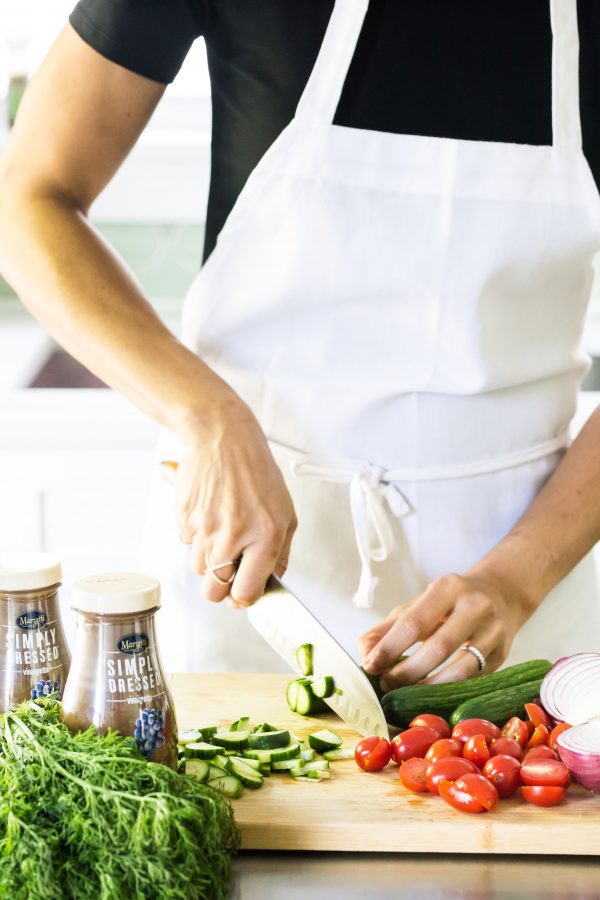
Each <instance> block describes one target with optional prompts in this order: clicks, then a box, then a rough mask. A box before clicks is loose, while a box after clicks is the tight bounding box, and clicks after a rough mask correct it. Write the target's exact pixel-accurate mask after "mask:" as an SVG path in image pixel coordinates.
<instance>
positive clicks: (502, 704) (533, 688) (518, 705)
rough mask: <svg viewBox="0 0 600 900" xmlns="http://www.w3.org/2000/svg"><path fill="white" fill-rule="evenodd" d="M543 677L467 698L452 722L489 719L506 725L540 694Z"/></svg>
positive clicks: (452, 716) (454, 713) (495, 723)
mask: <svg viewBox="0 0 600 900" xmlns="http://www.w3.org/2000/svg"><path fill="white" fill-rule="evenodd" d="M541 684H542V679H541V678H536V679H534V680H533V681H527V682H526V683H525V684H517V685H515V686H514V687H506V688H501V689H500V690H499V691H490V693H489V694H482V695H481V696H480V697H473V698H472V699H471V700H465V701H463V703H461V704H460V705H459V706H457V707H456V709H455V710H454V712H453V713H452V715H451V716H450V724H451V725H456V723H457V722H462V720H463V719H487V720H488V722H493V723H494V725H504V723H505V722H506V721H507V720H508V719H511V718H512V717H513V716H519V717H520V718H521V717H522V716H523V713H524V712H525V710H524V708H523V707H524V706H525V704H526V703H531V702H532V700H535V699H536V697H539V695H540V686H541Z"/></svg>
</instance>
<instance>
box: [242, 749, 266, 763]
mask: <svg viewBox="0 0 600 900" xmlns="http://www.w3.org/2000/svg"><path fill="white" fill-rule="evenodd" d="M242 756H243V757H246V758H247V759H257V760H258V761H259V763H262V765H266V763H270V762H271V750H248V749H247V748H246V749H245V750H242Z"/></svg>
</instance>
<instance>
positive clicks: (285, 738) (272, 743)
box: [246, 729, 290, 750]
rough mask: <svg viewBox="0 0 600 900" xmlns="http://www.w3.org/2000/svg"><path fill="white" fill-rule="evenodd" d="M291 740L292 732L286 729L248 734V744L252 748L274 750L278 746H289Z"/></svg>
mask: <svg viewBox="0 0 600 900" xmlns="http://www.w3.org/2000/svg"><path fill="white" fill-rule="evenodd" d="M246 734H248V733H247V732H246ZM289 742H290V733H289V731H287V730H286V729H282V730H281V731H262V732H257V733H256V734H248V745H249V747H250V748H251V749H252V750H274V749H275V748H276V747H287V745H288V744H289Z"/></svg>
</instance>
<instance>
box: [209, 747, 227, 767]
mask: <svg viewBox="0 0 600 900" xmlns="http://www.w3.org/2000/svg"><path fill="white" fill-rule="evenodd" d="M220 749H221V748H220V747H217V750H220ZM211 763H212V764H213V766H220V767H221V768H222V769H224V768H225V766H226V765H227V756H225V754H224V753H217V755H216V756H214V757H213V758H212V759H211Z"/></svg>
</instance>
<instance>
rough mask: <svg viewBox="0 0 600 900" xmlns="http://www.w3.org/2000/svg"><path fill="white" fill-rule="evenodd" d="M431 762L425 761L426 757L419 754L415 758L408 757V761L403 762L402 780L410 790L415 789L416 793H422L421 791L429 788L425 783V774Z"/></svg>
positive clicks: (401, 767) (401, 768)
mask: <svg viewBox="0 0 600 900" xmlns="http://www.w3.org/2000/svg"><path fill="white" fill-rule="evenodd" d="M428 766H429V763H427V762H425V760H424V759H421V758H420V757H418V756H415V757H414V758H413V759H407V760H406V762H403V763H402V765H401V766H400V771H399V775H400V781H401V782H402V784H403V785H404V787H405V788H408V790H409V791H415V793H421V791H426V790H427V785H426V783H425V775H426V773H427V769H428Z"/></svg>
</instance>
